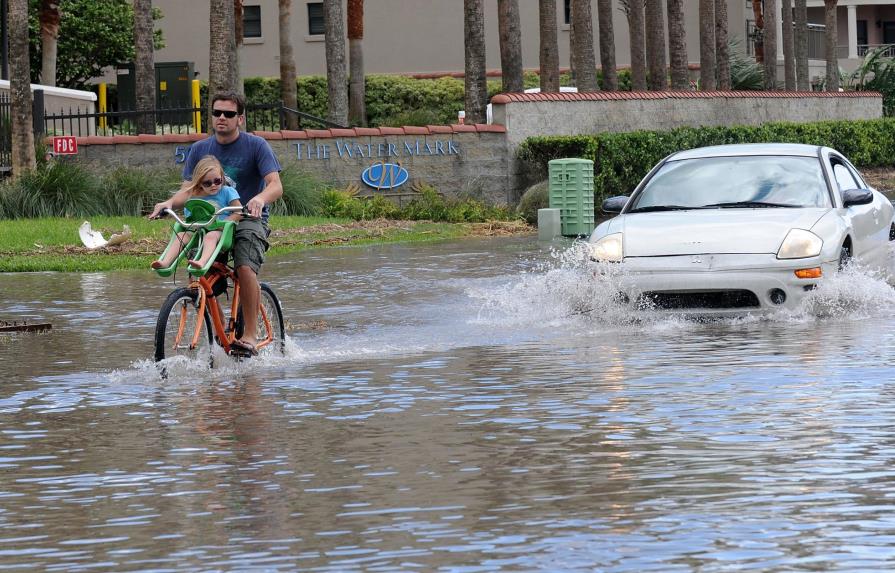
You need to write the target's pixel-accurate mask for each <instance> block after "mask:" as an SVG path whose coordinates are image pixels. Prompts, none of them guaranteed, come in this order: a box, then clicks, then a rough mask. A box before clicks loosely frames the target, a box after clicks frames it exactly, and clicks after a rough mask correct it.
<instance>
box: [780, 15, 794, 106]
mask: <svg viewBox="0 0 895 573" xmlns="http://www.w3.org/2000/svg"><path fill="white" fill-rule="evenodd" d="M780 6H781V7H782V12H783V37H782V38H781V40H782V41H783V85H784V88H785V89H786V90H787V91H793V90H795V89H796V62H795V43H794V39H793V31H792V0H781V2H780Z"/></svg>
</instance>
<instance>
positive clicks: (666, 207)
mask: <svg viewBox="0 0 895 573" xmlns="http://www.w3.org/2000/svg"><path fill="white" fill-rule="evenodd" d="M702 208H703V207H686V206H684V205H648V206H646V207H635V208H633V209H631V210H630V211H628V213H648V212H649V211H687V210H689V209H702Z"/></svg>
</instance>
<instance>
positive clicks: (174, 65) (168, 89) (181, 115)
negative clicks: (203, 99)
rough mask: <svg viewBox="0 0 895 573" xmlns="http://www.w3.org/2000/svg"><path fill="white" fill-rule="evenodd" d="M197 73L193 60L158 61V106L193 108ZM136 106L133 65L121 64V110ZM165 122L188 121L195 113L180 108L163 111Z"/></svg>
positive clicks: (119, 79) (162, 118) (156, 100)
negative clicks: (193, 85) (172, 110)
mask: <svg viewBox="0 0 895 573" xmlns="http://www.w3.org/2000/svg"><path fill="white" fill-rule="evenodd" d="M194 76H195V72H194V70H193V62H156V64H155V107H156V109H159V110H164V109H181V110H182V109H183V108H192V107H193V102H192V98H193V92H192V89H193V88H192V81H193V77H194ZM135 109H137V94H136V85H135V80H134V64H133V63H128V64H123V65H120V66H118V110H119V111H133V110H135ZM159 121H160V122H162V123H176V124H179V123H189V122H191V121H192V113H190V112H189V111H180V112H175V113H170V112H169V113H167V114H162V116H160V117H159Z"/></svg>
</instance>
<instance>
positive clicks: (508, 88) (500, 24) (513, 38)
mask: <svg viewBox="0 0 895 573" xmlns="http://www.w3.org/2000/svg"><path fill="white" fill-rule="evenodd" d="M497 30H498V35H499V36H500V78H501V83H502V86H501V89H502V90H503V91H504V92H521V91H523V89H524V85H523V81H522V32H521V23H520V16H519V0H497Z"/></svg>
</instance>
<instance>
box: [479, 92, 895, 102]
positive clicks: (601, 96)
mask: <svg viewBox="0 0 895 573" xmlns="http://www.w3.org/2000/svg"><path fill="white" fill-rule="evenodd" d="M806 97H817V98H842V97H844V98H864V97H867V98H882V94H881V93H880V92H874V91H861V92H855V91H848V92H847V91H842V92H815V91H808V92H795V91H782V90H778V91H757V90H756V91H751V90H750V91H745V90H731V91H720V90H716V91H655V92H650V91H646V92H624V91H619V92H558V93H557V92H544V93H502V94H497V95H495V96H494V97H492V98H491V103H494V104H508V103H524V102H539V101H618V100H632V99H691V98H700V99H714V98H726V99H750V98H806Z"/></svg>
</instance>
